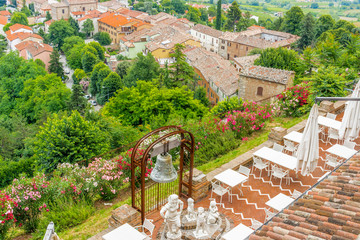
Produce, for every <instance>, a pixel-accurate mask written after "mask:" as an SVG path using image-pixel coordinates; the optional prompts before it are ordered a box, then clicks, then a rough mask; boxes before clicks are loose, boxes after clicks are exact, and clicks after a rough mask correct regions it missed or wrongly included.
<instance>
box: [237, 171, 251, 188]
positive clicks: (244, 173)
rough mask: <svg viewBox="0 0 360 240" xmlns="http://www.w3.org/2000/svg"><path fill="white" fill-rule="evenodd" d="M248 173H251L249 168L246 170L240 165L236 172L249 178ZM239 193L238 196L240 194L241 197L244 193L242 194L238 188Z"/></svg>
mask: <svg viewBox="0 0 360 240" xmlns="http://www.w3.org/2000/svg"><path fill="white" fill-rule="evenodd" d="M250 171H251V170H250V168H247V167H245V166H242V165H240V167H239V170H238V172H239V173H240V174H242V175H245V176H247V177H249V175H250ZM241 185H242V184H241ZM239 191H240V194H241V195H244V193H243V192H242V190H241V189H240V187H239Z"/></svg>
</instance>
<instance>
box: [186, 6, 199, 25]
mask: <svg viewBox="0 0 360 240" xmlns="http://www.w3.org/2000/svg"><path fill="white" fill-rule="evenodd" d="M200 16H201V13H200V10H199V9H197V8H194V7H191V6H189V10H188V12H187V13H186V15H185V17H186V18H187V19H188V20H189V21H191V22H195V23H199V22H200Z"/></svg>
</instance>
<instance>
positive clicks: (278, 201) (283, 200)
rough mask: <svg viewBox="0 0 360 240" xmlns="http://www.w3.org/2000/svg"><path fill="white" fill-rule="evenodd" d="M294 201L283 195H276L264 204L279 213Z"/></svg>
mask: <svg viewBox="0 0 360 240" xmlns="http://www.w3.org/2000/svg"><path fill="white" fill-rule="evenodd" d="M294 200H295V199H293V198H291V197H289V196H286V195H285V194H282V193H279V194H278V195H276V196H275V197H273V198H272V199H270V200H269V201H267V202H266V203H265V204H266V205H268V206H269V207H271V208H273V209H275V210H277V211H281V210H283V209H284V208H286V207H287V206H288V205H290V204H291V203H292V202H293V201H294Z"/></svg>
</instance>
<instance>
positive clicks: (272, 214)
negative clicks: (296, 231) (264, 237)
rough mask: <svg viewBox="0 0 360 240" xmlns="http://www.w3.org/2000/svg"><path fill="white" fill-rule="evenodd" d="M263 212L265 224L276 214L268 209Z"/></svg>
mask: <svg viewBox="0 0 360 240" xmlns="http://www.w3.org/2000/svg"><path fill="white" fill-rule="evenodd" d="M264 211H265V222H267V221H269V220H270V219H271V218H272V217H273V216H275V215H276V213H274V212H272V211H271V210H270V209H267V208H264Z"/></svg>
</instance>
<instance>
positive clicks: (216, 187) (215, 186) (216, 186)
mask: <svg viewBox="0 0 360 240" xmlns="http://www.w3.org/2000/svg"><path fill="white" fill-rule="evenodd" d="M211 186H212V188H211V198H212V195H213V193H215V194H216V195H218V196H220V202H219V203H222V197H223V196H224V195H225V194H226V193H227V194H228V195H229V198H231V195H230V188H229V187H227V188H225V187H223V186H221V184H220V182H218V181H212V182H211ZM230 201H231V200H230Z"/></svg>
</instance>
